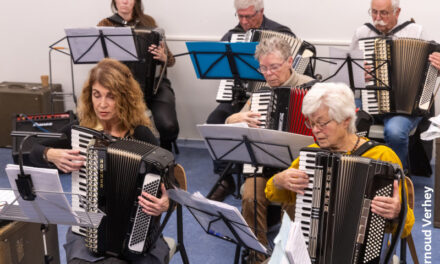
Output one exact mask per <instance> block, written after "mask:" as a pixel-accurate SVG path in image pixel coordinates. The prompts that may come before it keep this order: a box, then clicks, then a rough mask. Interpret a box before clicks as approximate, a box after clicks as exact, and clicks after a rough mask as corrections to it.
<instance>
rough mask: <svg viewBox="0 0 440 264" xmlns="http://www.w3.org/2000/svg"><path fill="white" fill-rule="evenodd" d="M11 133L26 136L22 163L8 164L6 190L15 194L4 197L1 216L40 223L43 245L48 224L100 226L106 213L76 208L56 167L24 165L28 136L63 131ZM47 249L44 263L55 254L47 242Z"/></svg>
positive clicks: (20, 150)
mask: <svg viewBox="0 0 440 264" xmlns="http://www.w3.org/2000/svg"><path fill="white" fill-rule="evenodd" d="M11 135H12V136H20V137H25V138H24V139H23V140H22V142H21V144H20V149H19V165H18V166H17V165H13V164H10V165H8V166H7V167H6V173H7V174H8V178H9V182H10V184H11V187H12V188H11V189H9V190H6V192H11V195H12V197H14V198H13V199H11V200H10V201H2V202H3V203H2V206H1V207H0V219H6V220H15V221H23V222H34V223H41V224H42V225H41V232H42V235H43V243H44V245H46V236H45V233H46V230H47V226H48V225H49V224H63V225H78V224H80V225H83V226H87V227H93V228H97V227H98V226H99V223H100V222H101V219H102V217H103V216H104V213H102V211H99V210H98V212H97V213H88V212H75V211H73V210H72V208H71V207H70V205H69V202H68V201H67V199H66V197H65V195H66V194H70V193H65V192H62V187H61V183H60V180H59V177H58V171H57V170H55V169H42V168H34V167H23V154H22V148H23V145H24V143H25V141H26V140H27V139H29V138H30V137H42V138H62V137H63V136H64V134H60V133H40V132H27V131H13V132H12V133H11ZM32 174H34V175H32ZM54 189H55V191H54ZM59 189H61V191H59ZM57 190H58V191H57ZM71 195H73V194H71ZM80 201H81V202H82V205H84V206H87V202H86V201H84V200H82V199H81V197H80ZM44 251H45V252H44V263H46V264H48V263H50V261H51V260H52V257H51V256H49V255H48V251H47V247H46V246H44Z"/></svg>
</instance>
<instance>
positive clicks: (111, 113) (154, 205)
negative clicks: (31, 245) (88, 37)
mask: <svg viewBox="0 0 440 264" xmlns="http://www.w3.org/2000/svg"><path fill="white" fill-rule="evenodd" d="M145 110H146V105H145V103H144V100H143V96H142V91H141V89H140V87H139V84H138V83H137V81H136V80H135V79H134V78H133V75H132V73H131V72H130V70H129V69H128V68H127V66H125V65H124V64H122V63H121V62H119V61H117V60H114V59H103V60H102V61H100V62H99V63H98V64H97V65H96V66H95V67H94V68H93V69H92V70H91V71H90V75H89V78H88V80H87V81H86V82H85V84H84V87H83V90H82V93H81V97H80V104H79V107H78V117H79V122H78V121H75V122H74V123H72V124H70V125H68V126H66V127H64V128H63V129H62V131H61V132H62V133H65V134H66V139H62V140H60V139H54V140H46V141H44V142H42V143H37V144H34V146H33V148H32V151H31V155H30V159H31V162H32V163H33V165H34V166H38V167H56V168H58V169H59V170H61V171H63V172H65V173H69V172H72V171H76V170H79V169H80V168H81V166H82V165H83V163H84V157H83V156H80V154H79V150H72V149H71V144H72V143H71V127H72V125H77V124H79V125H81V126H84V127H87V128H92V129H95V130H99V131H104V132H105V133H107V134H109V135H111V136H113V137H115V138H133V139H137V140H141V141H145V142H147V143H150V144H154V145H157V140H156V138H155V137H154V135H153V133H152V132H151V131H150V129H149V128H148V126H149V125H150V120H149V118H148V117H147V116H146V114H145ZM161 191H162V196H161V197H160V198H156V197H154V196H151V195H149V194H148V193H145V192H143V193H142V196H141V197H139V204H140V205H141V206H142V207H143V209H144V212H146V213H148V214H150V215H156V216H157V215H160V214H161V213H162V212H165V211H167V210H168V207H169V199H168V194H167V192H166V190H165V187H164V186H163V184H162V186H161ZM64 247H65V249H66V259H67V261H68V263H75V264H76V263H93V262H98V263H127V262H126V261H130V262H131V263H166V262H167V261H168V252H169V248H168V246H167V244H166V242H165V241H164V240H163V238H162V237H159V239H158V240H157V241H156V244H154V245H153V246H152V247H151V248H150V251H149V252H147V253H146V254H145V255H141V256H138V257H135V259H117V258H114V257H110V258H108V257H104V256H97V255H92V254H91V253H90V252H89V250H88V249H87V248H86V247H85V242H84V239H83V237H81V236H78V235H75V234H73V233H72V231H71V230H69V231H68V232H67V234H66V244H65V245H64Z"/></svg>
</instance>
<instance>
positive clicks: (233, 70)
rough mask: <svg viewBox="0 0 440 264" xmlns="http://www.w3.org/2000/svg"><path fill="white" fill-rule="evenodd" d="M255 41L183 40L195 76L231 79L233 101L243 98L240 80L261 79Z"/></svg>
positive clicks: (242, 99) (243, 99)
mask: <svg viewBox="0 0 440 264" xmlns="http://www.w3.org/2000/svg"><path fill="white" fill-rule="evenodd" d="M257 44H258V43H257V42H245V43H228V42H187V43H186V46H187V48H188V51H189V54H190V56H191V61H192V63H193V66H194V70H195V71H196V74H197V78H199V79H215V80H220V79H233V80H234V87H233V88H232V94H233V103H234V102H235V103H239V102H245V101H246V100H247V98H246V89H245V88H244V87H243V83H242V80H247V81H264V77H263V75H262V74H261V73H260V72H259V71H258V68H259V63H258V61H257V60H256V59H255V58H254V54H255V48H256V46H257Z"/></svg>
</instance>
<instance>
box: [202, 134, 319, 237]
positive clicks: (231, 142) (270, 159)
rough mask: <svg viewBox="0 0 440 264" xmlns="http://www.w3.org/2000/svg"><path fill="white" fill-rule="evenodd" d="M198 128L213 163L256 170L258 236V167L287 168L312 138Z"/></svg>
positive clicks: (255, 191) (255, 209)
mask: <svg viewBox="0 0 440 264" xmlns="http://www.w3.org/2000/svg"><path fill="white" fill-rule="evenodd" d="M198 128H199V131H200V133H201V135H202V137H203V138H204V139H205V142H206V145H207V147H208V150H209V152H210V154H211V157H212V159H213V160H219V161H230V162H235V163H242V164H244V163H248V164H251V165H252V166H254V167H255V171H254V173H253V175H254V212H255V213H254V231H255V234H257V214H256V211H257V188H256V185H257V171H258V166H269V167H273V168H283V169H285V168H288V167H289V166H290V164H291V162H292V161H293V160H294V158H295V157H297V156H298V155H299V151H300V149H301V148H303V147H306V146H308V145H310V144H312V143H313V142H314V141H313V137H310V136H304V135H298V134H293V133H288V132H282V131H276V130H270V129H261V128H247V127H237V126H229V125H199V126H198ZM208 197H209V196H208Z"/></svg>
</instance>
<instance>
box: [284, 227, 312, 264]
mask: <svg viewBox="0 0 440 264" xmlns="http://www.w3.org/2000/svg"><path fill="white" fill-rule="evenodd" d="M291 225H292V226H291V228H290V232H289V239H288V243H287V245H286V248H285V252H286V255H287V258H288V259H289V262H290V263H292V264H311V260H310V256H309V252H308V251H307V245H306V241H305V240H304V235H303V234H302V232H301V224H300V223H298V222H294V223H292V224H291Z"/></svg>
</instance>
